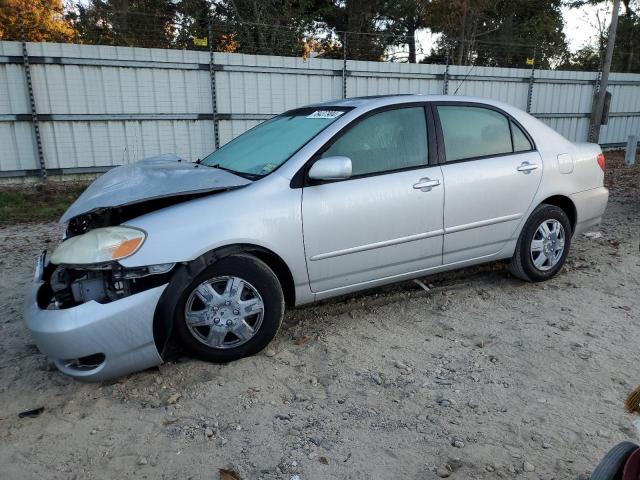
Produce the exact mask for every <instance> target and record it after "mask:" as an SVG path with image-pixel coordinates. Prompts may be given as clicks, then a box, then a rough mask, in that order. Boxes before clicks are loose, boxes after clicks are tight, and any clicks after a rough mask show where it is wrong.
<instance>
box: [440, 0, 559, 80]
mask: <svg viewBox="0 0 640 480" xmlns="http://www.w3.org/2000/svg"><path fill="white" fill-rule="evenodd" d="M436 2H437V5H435V4H436ZM433 3H434V5H433V11H434V14H433V17H432V23H431V27H432V30H434V31H436V32H440V33H442V39H441V41H440V51H436V56H438V57H442V56H444V54H443V50H445V49H448V50H449V51H450V54H451V55H450V61H451V63H454V64H457V65H465V64H473V65H481V66H500V67H527V66H528V63H527V59H530V58H533V56H534V55H533V54H534V49H535V53H536V65H537V67H541V68H549V67H550V66H551V63H552V61H553V60H554V59H555V60H557V59H561V58H563V57H564V56H566V55H567V45H566V40H565V36H564V32H563V20H562V12H561V10H560V7H561V6H562V0H450V1H449V0H434V2H433Z"/></svg>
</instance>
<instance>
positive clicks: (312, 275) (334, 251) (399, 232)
mask: <svg viewBox="0 0 640 480" xmlns="http://www.w3.org/2000/svg"><path fill="white" fill-rule="evenodd" d="M334 155H341V156H346V157H349V158H350V159H351V161H352V165H353V174H352V178H350V179H348V180H343V181H337V182H327V183H322V184H318V185H308V186H305V187H304V190H303V195H302V218H303V230H304V245H305V254H306V260H307V269H308V272H309V281H310V284H311V290H312V291H314V292H325V291H327V290H333V289H339V288H341V287H347V286H350V285H356V284H364V283H366V282H369V281H373V280H378V279H383V278H387V277H393V276H396V275H401V274H403V273H408V272H413V271H418V270H423V269H427V268H430V267H434V266H439V265H441V263H442V234H443V226H442V223H443V219H442V217H443V201H444V185H443V178H442V174H441V169H440V167H439V166H437V165H435V166H429V165H428V142H427V127H426V121H425V110H424V108H423V106H411V107H403V108H397V107H395V108H393V109H387V110H384V111H379V112H376V113H373V114H368V115H367V114H365V117H364V118H361V119H357V120H355V122H354V123H352V124H351V125H349V126H347V127H346V128H345V130H343V132H341V133H340V134H338V135H337V138H336V139H334V140H332V141H331V143H330V144H329V146H328V147H327V148H325V149H324V151H323V152H322V153H321V154H320V156H319V157H326V156H334Z"/></svg>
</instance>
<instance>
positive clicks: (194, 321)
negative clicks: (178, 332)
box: [185, 276, 264, 349]
mask: <svg viewBox="0 0 640 480" xmlns="http://www.w3.org/2000/svg"><path fill="white" fill-rule="evenodd" d="M263 318H264V302H263V300H262V297H261V296H260V293H259V292H258V290H257V289H256V288H255V287H254V286H253V285H251V283H249V282H247V281H246V280H243V279H242V278H239V277H233V276H224V277H215V278H212V279H209V280H206V281H204V282H202V283H201V284H200V285H198V286H197V287H196V288H195V289H194V290H193V291H192V292H191V294H190V295H189V298H188V299H187V302H186V304H185V322H186V324H187V328H188V330H189V332H190V333H191V335H193V337H194V338H195V339H197V340H198V341H199V342H201V343H203V344H205V345H207V346H208V347H213V348H220V349H228V348H234V347H238V346H240V345H243V344H245V343H247V342H248V341H249V340H251V339H252V338H253V337H254V336H255V335H256V333H257V332H258V330H259V329H260V326H261V325H262V320H263Z"/></svg>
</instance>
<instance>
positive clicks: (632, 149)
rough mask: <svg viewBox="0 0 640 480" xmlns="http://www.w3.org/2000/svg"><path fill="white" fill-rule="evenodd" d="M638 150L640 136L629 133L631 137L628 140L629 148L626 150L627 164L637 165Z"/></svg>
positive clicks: (625, 161)
mask: <svg viewBox="0 0 640 480" xmlns="http://www.w3.org/2000/svg"><path fill="white" fill-rule="evenodd" d="M637 151H638V137H637V136H636V135H629V139H628V140H627V149H626V150H625V152H624V163H625V164H627V165H635V163H636V152H637Z"/></svg>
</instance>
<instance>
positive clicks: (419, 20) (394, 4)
mask: <svg viewBox="0 0 640 480" xmlns="http://www.w3.org/2000/svg"><path fill="white" fill-rule="evenodd" d="M384 12H385V15H386V16H387V18H388V19H389V21H390V22H391V30H392V31H393V32H394V33H395V34H396V38H397V41H398V44H399V45H405V44H406V45H408V47H409V55H408V57H407V60H408V62H409V63H416V32H417V31H418V30H419V29H422V28H426V27H427V26H429V25H428V22H429V15H430V13H431V8H430V4H429V2H427V1H425V0H397V1H390V2H387V4H386V5H385V6H384Z"/></svg>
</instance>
